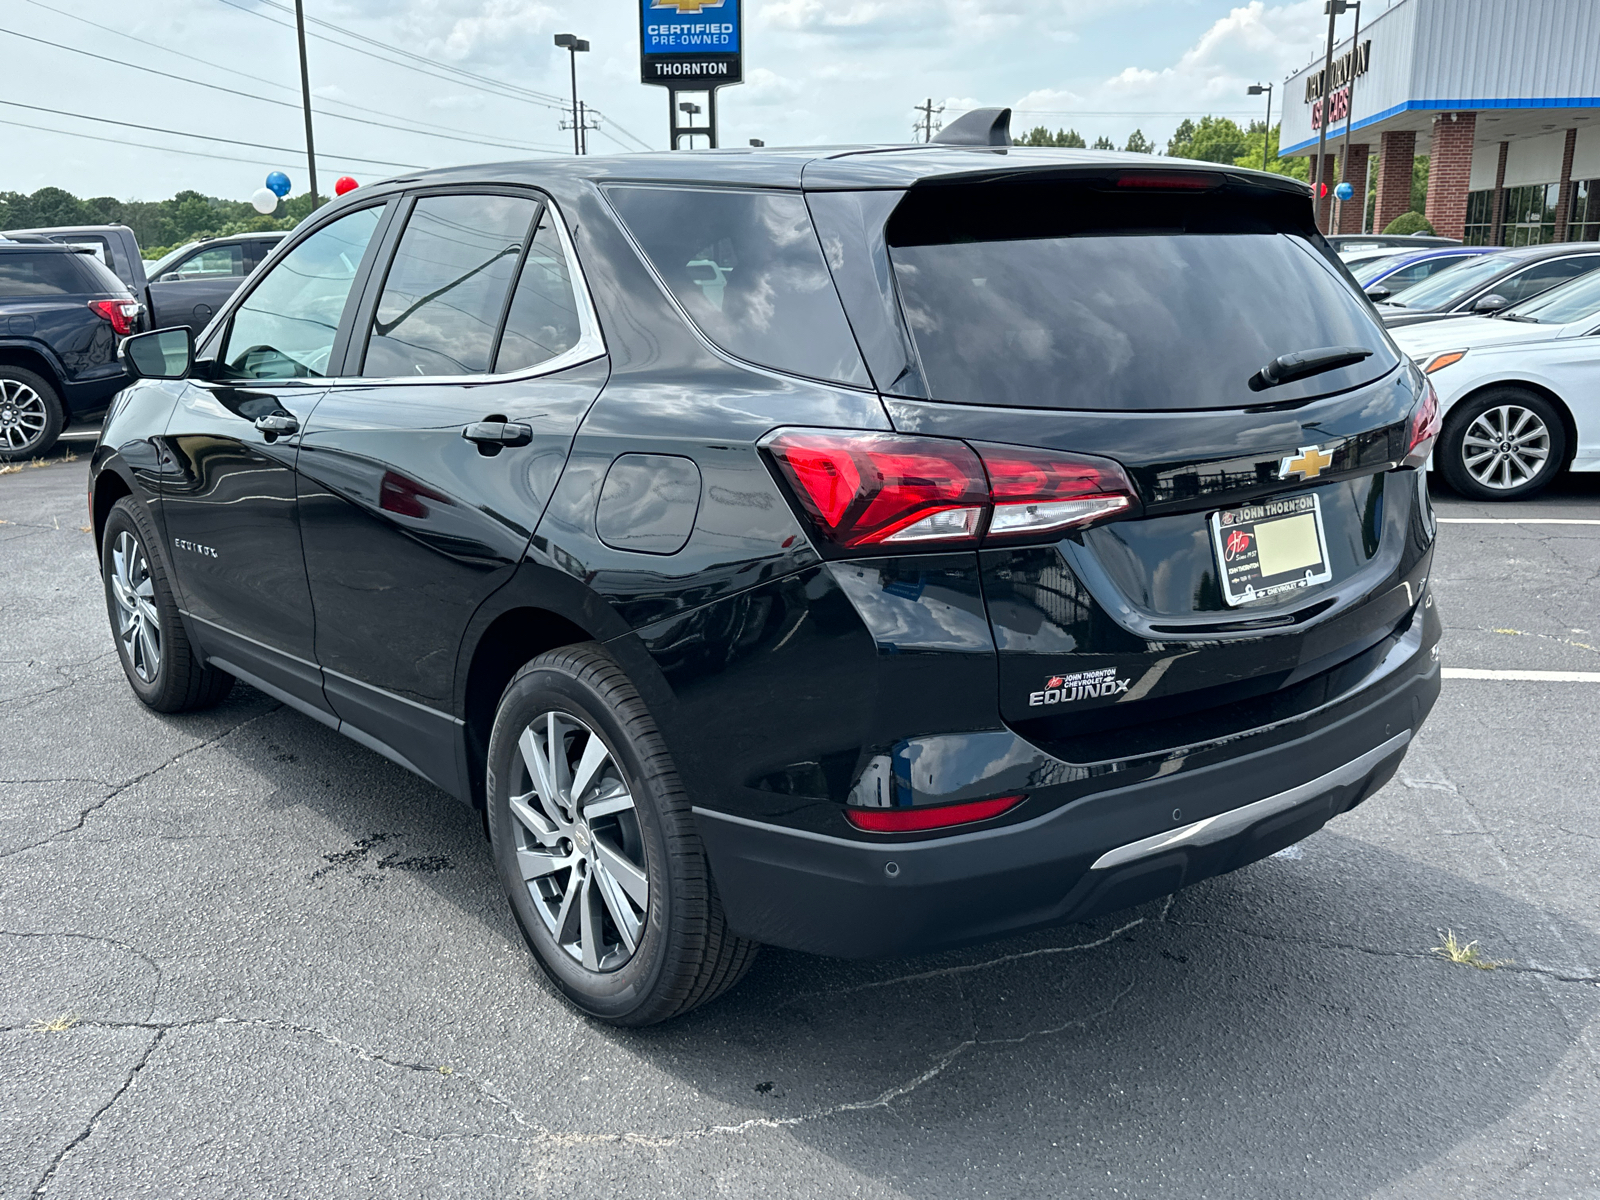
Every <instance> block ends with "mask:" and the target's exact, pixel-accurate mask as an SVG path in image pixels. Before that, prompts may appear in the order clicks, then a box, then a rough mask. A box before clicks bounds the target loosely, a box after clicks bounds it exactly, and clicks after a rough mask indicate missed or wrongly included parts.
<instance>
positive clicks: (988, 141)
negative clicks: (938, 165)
mask: <svg viewBox="0 0 1600 1200" xmlns="http://www.w3.org/2000/svg"><path fill="white" fill-rule="evenodd" d="M933 140H934V141H935V142H939V143H940V144H942V145H945V146H1009V145H1011V110H1010V109H1009V108H975V109H973V110H972V111H971V112H969V113H965V114H963V115H962V116H959V117H957V118H956V119H955V120H954V121H951V122H950V124H948V125H946V126H945V127H944V128H943V129H941V130H940V131H939V132H938V133H936V134H934V135H933Z"/></svg>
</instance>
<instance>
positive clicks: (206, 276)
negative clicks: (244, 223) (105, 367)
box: [149, 233, 287, 333]
mask: <svg viewBox="0 0 1600 1200" xmlns="http://www.w3.org/2000/svg"><path fill="white" fill-rule="evenodd" d="M286 236H287V234H283V233H240V234H233V235H231V236H228V237H216V238H203V239H201V240H200V241H198V242H190V243H189V244H188V245H185V246H179V247H178V248H177V249H176V250H174V251H172V252H171V253H170V254H168V255H166V257H164V258H162V259H161V260H160V261H159V262H157V263H155V264H154V265H152V266H151V267H150V268H149V276H150V283H149V297H150V313H151V320H150V327H151V328H152V329H167V328H171V327H173V326H177V325H187V326H188V327H189V328H190V329H191V330H193V331H194V332H195V333H199V332H200V331H201V330H202V329H204V328H205V327H206V324H207V322H209V321H210V320H211V318H212V317H213V316H214V315H215V314H216V311H217V310H218V309H219V308H221V307H222V305H223V303H224V302H225V301H226V300H227V299H228V297H229V296H231V295H233V293H234V290H235V289H236V288H238V286H239V285H240V284H241V283H243V282H244V280H245V277H246V276H247V275H249V274H250V272H251V271H253V270H255V269H256V267H257V266H259V265H260V264H261V262H262V261H263V260H264V259H265V258H266V257H267V255H269V254H271V253H272V250H273V247H275V246H276V245H277V244H278V243H279V242H281V241H282V240H283V239H284V238H285V237H286Z"/></svg>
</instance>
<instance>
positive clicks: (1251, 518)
mask: <svg viewBox="0 0 1600 1200" xmlns="http://www.w3.org/2000/svg"><path fill="white" fill-rule="evenodd" d="M1211 541H1212V544H1213V545H1215V546H1216V549H1217V566H1218V568H1219V569H1220V570H1219V574H1220V576H1221V579H1222V596H1223V599H1225V600H1226V601H1227V602H1228V603H1229V604H1249V603H1250V602H1251V601H1252V600H1264V599H1266V598H1268V597H1269V596H1279V595H1282V594H1284V593H1286V592H1293V591H1298V590H1299V589H1300V588H1308V587H1310V586H1312V585H1313V584H1317V583H1322V582H1324V581H1326V580H1328V579H1331V578H1333V571H1332V569H1330V568H1329V566H1328V539H1327V537H1326V536H1325V535H1324V534H1323V532H1322V503H1321V497H1319V496H1317V495H1316V494H1314V493H1313V494H1310V495H1300V496H1285V497H1283V498H1281V499H1274V500H1267V501H1264V502H1263V503H1261V504H1248V505H1245V506H1244V507H1243V508H1231V509H1227V510H1225V511H1223V512H1215V513H1212V514H1211Z"/></svg>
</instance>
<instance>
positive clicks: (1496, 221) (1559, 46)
mask: <svg viewBox="0 0 1600 1200" xmlns="http://www.w3.org/2000/svg"><path fill="white" fill-rule="evenodd" d="M1383 3H1384V0H1366V2H1365V3H1364V4H1363V5H1362V6H1361V8H1362V11H1361V15H1360V20H1361V28H1360V32H1359V33H1358V34H1356V35H1355V36H1354V37H1352V36H1351V34H1352V30H1353V27H1354V20H1353V17H1354V15H1355V12H1354V9H1355V6H1354V5H1351V11H1350V12H1349V13H1347V14H1346V15H1344V16H1342V17H1340V18H1339V19H1338V20H1339V24H1338V32H1339V33H1340V34H1341V35H1343V36H1344V39H1345V40H1344V41H1343V42H1342V43H1338V44H1336V45H1335V48H1334V53H1333V58H1334V62H1333V67H1332V69H1331V71H1325V69H1324V61H1325V60H1324V58H1323V57H1322V56H1319V57H1318V58H1317V60H1316V61H1315V62H1313V63H1310V64H1308V65H1307V66H1306V68H1305V69H1304V70H1302V71H1300V72H1299V73H1298V74H1296V75H1294V76H1292V77H1291V78H1290V79H1289V80H1288V82H1287V83H1286V84H1285V85H1283V89H1282V93H1281V94H1282V103H1283V129H1282V134H1281V139H1280V145H1281V150H1280V153H1281V154H1282V155H1299V156H1306V157H1310V158H1312V159H1313V160H1314V159H1315V157H1316V153H1317V140H1318V124H1319V116H1320V105H1319V103H1318V101H1319V100H1320V99H1321V98H1322V96H1323V94H1324V93H1325V92H1326V94H1327V95H1328V98H1329V107H1330V109H1331V115H1330V119H1329V121H1328V129H1327V143H1326V147H1325V153H1326V157H1325V158H1324V168H1323V176H1322V177H1323V178H1324V179H1326V180H1334V179H1343V180H1348V181H1349V182H1350V183H1351V185H1352V186H1353V188H1354V190H1355V195H1354V198H1353V199H1351V200H1349V201H1343V202H1341V201H1337V200H1335V199H1333V198H1332V197H1331V196H1330V197H1329V198H1327V199H1325V200H1324V201H1323V212H1322V217H1323V222H1322V223H1323V228H1324V229H1327V230H1329V232H1335V231H1336V232H1339V233H1360V232H1363V231H1364V229H1369V230H1382V229H1383V228H1384V227H1385V226H1386V225H1388V223H1389V222H1390V221H1392V220H1394V218H1396V217H1397V216H1399V215H1400V214H1401V213H1403V212H1406V211H1407V210H1408V209H1409V208H1410V207H1411V169H1412V158H1413V156H1415V155H1418V154H1425V155H1427V156H1428V157H1429V160H1430V166H1429V175H1428V200H1427V208H1426V213H1427V217H1428V221H1429V222H1430V223H1431V224H1432V225H1433V228H1434V231H1435V232H1436V233H1439V234H1441V235H1444V236H1447V237H1455V238H1461V239H1463V240H1464V241H1467V242H1469V243H1474V244H1478V245H1491V246H1493V245H1525V244H1531V243H1537V242H1563V241H1568V242H1570V241H1596V240H1600V0H1392V3H1390V4H1389V6H1388V7H1387V8H1384V7H1383ZM1347 123H1348V125H1349V128H1350V137H1349V150H1348V159H1349V161H1348V163H1345V162H1344V161H1343V160H1344V158H1345V157H1346V153H1345V151H1344V145H1345V128H1346V124H1347ZM1374 158H1376V160H1377V162H1376V170H1377V171H1378V179H1377V195H1376V197H1375V199H1374V200H1373V201H1372V202H1371V203H1370V204H1366V203H1363V201H1364V199H1365V198H1366V196H1367V192H1368V187H1367V171H1368V167H1369V165H1371V164H1372V163H1373V160H1374ZM1341 168H1343V169H1341ZM1315 175H1316V164H1315V161H1313V163H1312V176H1313V178H1314V177H1315ZM1363 218H1365V226H1363Z"/></svg>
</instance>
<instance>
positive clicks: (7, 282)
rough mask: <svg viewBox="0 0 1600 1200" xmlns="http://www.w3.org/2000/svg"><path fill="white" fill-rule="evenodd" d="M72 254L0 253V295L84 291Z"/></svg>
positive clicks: (39, 294)
mask: <svg viewBox="0 0 1600 1200" xmlns="http://www.w3.org/2000/svg"><path fill="white" fill-rule="evenodd" d="M72 257H73V256H72V255H70V254H60V253H56V252H45V253H41V254H26V253H25V254H0V296H71V295H75V294H77V293H79V292H82V291H83V290H84V285H83V280H82V278H81V277H80V276H79V275H78V272H77V270H76V267H77V264H76V263H74V262H73V261H72Z"/></svg>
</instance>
